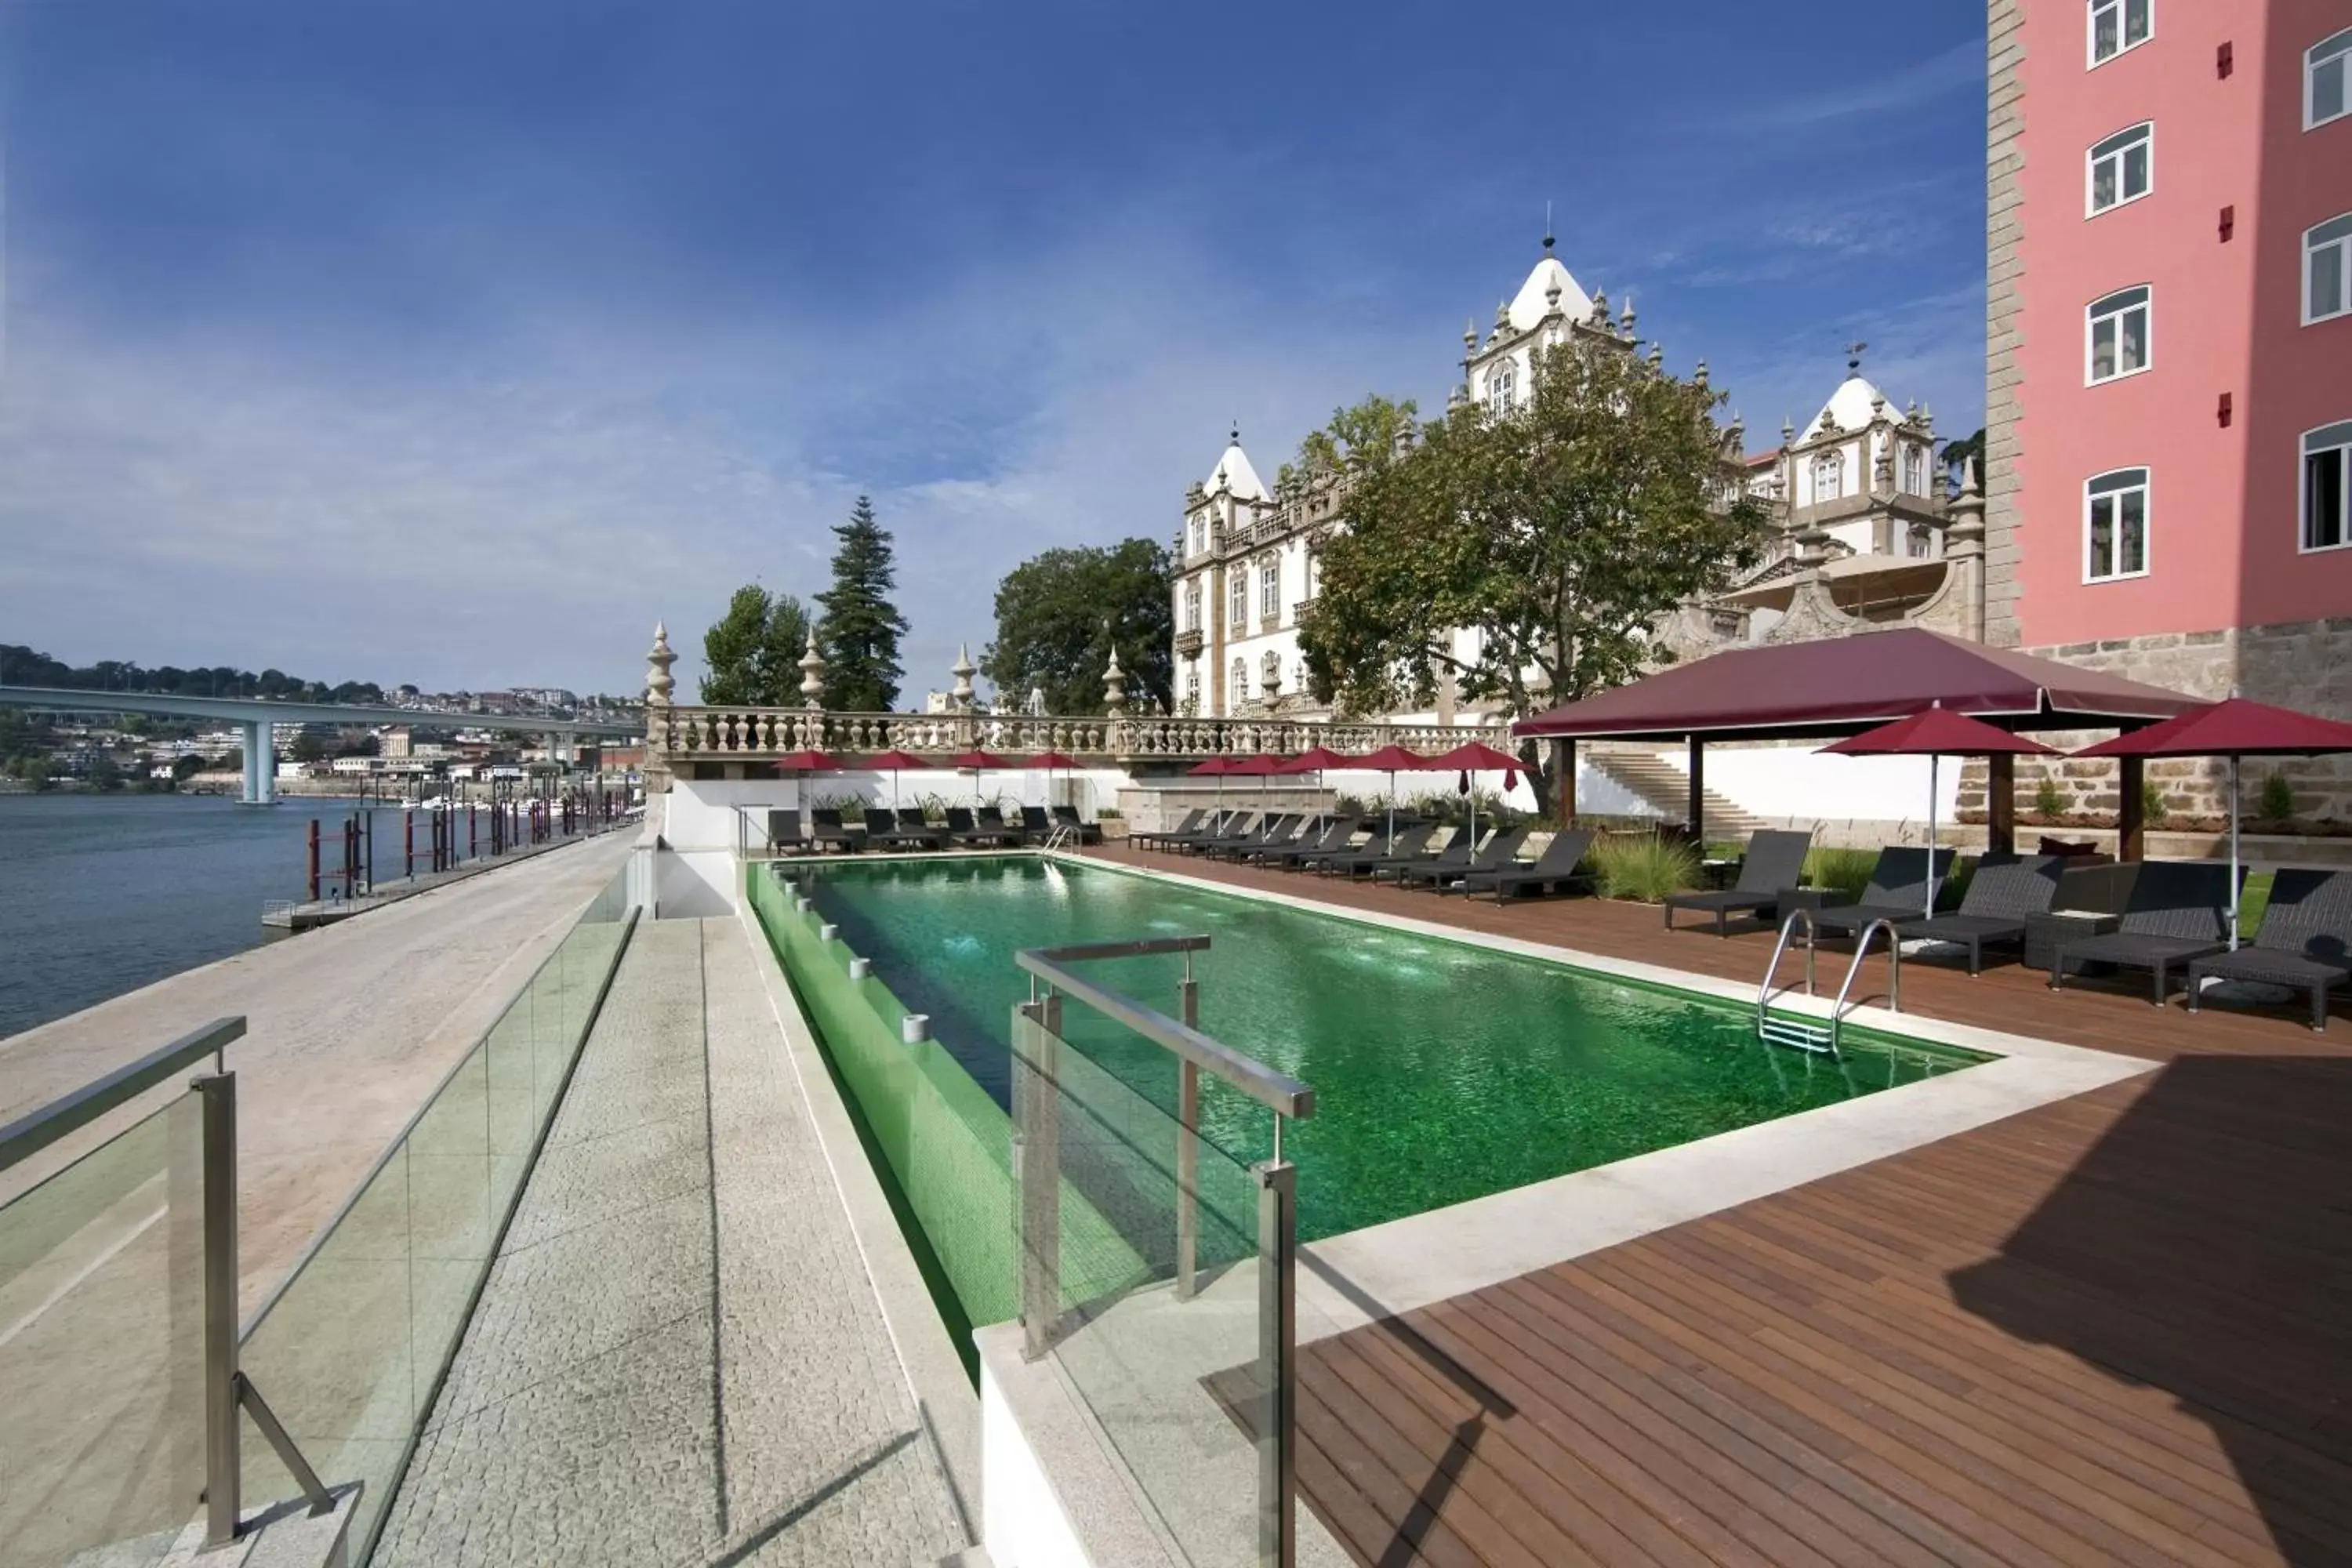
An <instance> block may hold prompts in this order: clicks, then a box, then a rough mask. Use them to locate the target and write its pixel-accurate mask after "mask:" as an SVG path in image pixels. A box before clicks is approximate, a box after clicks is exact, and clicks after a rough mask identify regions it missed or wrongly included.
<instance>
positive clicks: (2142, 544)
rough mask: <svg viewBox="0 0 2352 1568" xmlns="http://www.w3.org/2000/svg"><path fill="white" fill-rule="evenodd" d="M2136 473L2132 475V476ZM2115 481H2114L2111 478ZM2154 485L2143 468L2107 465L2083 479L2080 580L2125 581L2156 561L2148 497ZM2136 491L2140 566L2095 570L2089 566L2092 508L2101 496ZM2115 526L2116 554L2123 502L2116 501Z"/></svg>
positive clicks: (2120, 539) (2117, 552) (2119, 548)
mask: <svg viewBox="0 0 2352 1568" xmlns="http://www.w3.org/2000/svg"><path fill="white" fill-rule="evenodd" d="M2135 475H2136V476H2137V479H2134V478H2133V476H2135ZM2110 481H2114V482H2110ZM2153 489H2154V486H2153V485H2152V484H2151V483H2150V482H2149V473H2148V470H2147V468H2109V469H2108V470H2107V471H2106V472H2105V473H2103V474H2093V475H2092V476H2091V477H2090V478H2089V479H2084V481H2083V581H2084V583H2086V584H2091V583H2127V582H2129V581H2130V580H2131V579H2133V578H2135V577H2145V576H2147V574H2148V570H2149V568H2150V567H2151V566H2153V565H2154V564H2155V563H2156V550H2155V544H2156V525H2155V517H2156V513H2155V508H2154V505H2153V503H2152V501H2151V500H2150V496H2151V492H2152V491H2153ZM2134 490H2137V491H2138V492H2139V568H2138V570H2137V571H2132V572H2105V573H2101V572H2094V571H2093V570H2092V569H2091V550H2092V538H2091V508H2092V505H2093V504H2094V503H2095V501H2096V500H2099V499H2100V498H2102V497H2105V496H2114V497H2117V498H2121V497H2123V496H2126V495H2129V494H2130V493H2131V492H2132V491H2134ZM2122 514H2123V502H2122V500H2120V499H2117V500H2116V537H2115V541H2114V551H2115V555H2116V559H2118V560H2120V559H2121V558H2122V554H2123V529H2122Z"/></svg>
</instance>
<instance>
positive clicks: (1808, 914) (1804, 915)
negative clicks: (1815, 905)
mask: <svg viewBox="0 0 2352 1568" xmlns="http://www.w3.org/2000/svg"><path fill="white" fill-rule="evenodd" d="M1798 921H1804V922H1805V994H1806V995H1808V996H1811V995H1812V994H1813V948H1814V946H1815V944H1816V943H1817V942H1819V941H1820V940H1821V933H1820V931H1819V930H1818V929H1817V928H1816V927H1815V926H1814V924H1813V915H1812V911H1811V910H1790V911H1789V918H1788V919H1787V920H1784V921H1781V922H1780V941H1778V942H1774V943H1773V944H1772V962H1771V963H1769V964H1767V965H1765V967H1764V978H1763V980H1762V981H1760V982H1759V984H1757V987H1756V1026H1757V1027H1758V1028H1759V1029H1760V1028H1762V1027H1763V1026H1764V1014H1765V1009H1766V1008H1767V1007H1768V1006H1769V1005H1770V1003H1771V1000H1772V982H1773V981H1774V979H1776V978H1777V977H1778V976H1779V975H1780V955H1781V954H1782V953H1784V952H1788V951H1789V933H1790V931H1793V930H1795V929H1796V925H1797V922H1798Z"/></svg>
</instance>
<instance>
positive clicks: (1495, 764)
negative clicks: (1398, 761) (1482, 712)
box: [1429, 741, 1527, 773]
mask: <svg viewBox="0 0 2352 1568" xmlns="http://www.w3.org/2000/svg"><path fill="white" fill-rule="evenodd" d="M1429 765H1430V766H1431V767H1433V768H1464V769H1467V770H1468V771H1470V772H1472V773H1516V772H1517V771H1518V770H1519V769H1521V768H1523V767H1525V766H1527V764H1526V763H1523V762H1521V761H1519V759H1518V758H1517V757H1515V756H1513V755H1511V753H1510V752H1498V751H1496V749H1495V748H1494V747H1492V746H1490V745H1488V744H1486V742H1484V741H1468V742H1464V743H1463V744H1461V745H1459V746H1456V747H1454V749H1453V750H1452V751H1450V752H1446V753H1445V754H1444V756H1442V757H1438V758H1435V759H1433V761H1432V762H1431V763H1430V764H1429Z"/></svg>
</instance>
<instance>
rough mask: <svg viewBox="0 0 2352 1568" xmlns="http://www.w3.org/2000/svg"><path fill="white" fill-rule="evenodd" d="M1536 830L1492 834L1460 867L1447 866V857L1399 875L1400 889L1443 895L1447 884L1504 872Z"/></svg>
mask: <svg viewBox="0 0 2352 1568" xmlns="http://www.w3.org/2000/svg"><path fill="white" fill-rule="evenodd" d="M1534 831H1535V829H1534V828H1532V827H1506V828H1504V829H1503V830H1502V831H1501V832H1499V833H1491V834H1488V835H1487V836H1486V843H1484V844H1481V845H1480V846H1478V847H1477V848H1475V849H1474V850H1472V851H1471V852H1470V855H1469V857H1468V858H1466V859H1465V860H1463V861H1462V862H1461V863H1460V864H1459V865H1447V864H1445V863H1444V857H1443V856H1440V857H1439V858H1437V859H1435V860H1433V861H1430V862H1427V863H1426V864H1423V865H1420V866H1408V867H1406V868H1404V869H1403V871H1402V872H1401V873H1400V874H1399V875H1398V877H1397V886H1398V887H1400V888H1415V887H1421V886H1423V885H1426V886H1428V887H1432V888H1435V889H1438V890H1439V891H1440V892H1443V891H1444V889H1445V884H1446V883H1448V882H1452V881H1458V880H1459V879H1462V878H1464V877H1466V876H1468V875H1470V873H1472V872H1473V871H1499V870H1502V869H1504V868H1506V867H1508V866H1509V865H1510V864H1511V863H1512V862H1513V861H1514V860H1516V859H1517V857H1518V853H1519V846H1520V845H1522V844H1525V843H1526V842H1527V841H1528V835H1529V834H1531V833H1533V832H1534Z"/></svg>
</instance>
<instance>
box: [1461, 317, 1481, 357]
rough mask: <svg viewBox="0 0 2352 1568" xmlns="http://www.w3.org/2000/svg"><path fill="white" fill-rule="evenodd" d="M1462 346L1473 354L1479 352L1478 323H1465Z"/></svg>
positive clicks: (1463, 325)
mask: <svg viewBox="0 0 2352 1568" xmlns="http://www.w3.org/2000/svg"><path fill="white" fill-rule="evenodd" d="M1462 346H1463V347H1464V348H1465V349H1468V350H1469V351H1470V352H1471V353H1477V352H1478V323H1477V322H1476V321H1465V322H1463V324H1462Z"/></svg>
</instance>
